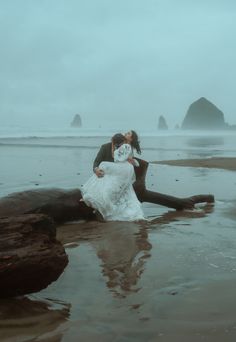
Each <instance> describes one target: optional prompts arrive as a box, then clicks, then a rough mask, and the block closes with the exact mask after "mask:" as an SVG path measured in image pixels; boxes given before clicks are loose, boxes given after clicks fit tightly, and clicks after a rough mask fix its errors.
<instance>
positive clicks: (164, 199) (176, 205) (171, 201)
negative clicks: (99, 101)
mask: <svg viewBox="0 0 236 342" xmlns="http://www.w3.org/2000/svg"><path fill="white" fill-rule="evenodd" d="M126 134H127V133H126ZM126 134H125V135H123V134H121V133H118V134H115V135H114V136H113V137H112V140H111V142H110V143H107V144H104V145H102V146H101V148H100V150H99V152H98V154H97V156H96V158H95V160H94V163H93V171H94V173H95V174H96V175H97V177H103V176H104V171H103V170H101V169H100V168H99V164H100V163H101V162H102V161H109V162H114V158H113V152H114V149H115V147H116V146H119V145H121V144H122V143H124V142H125V136H126ZM135 159H136V160H137V161H138V163H139V167H134V170H135V174H136V182H135V183H134V184H133V187H134V190H135V192H136V195H137V197H138V199H139V201H140V202H149V203H155V204H159V205H163V206H165V207H169V208H173V209H176V210H183V209H193V207H194V201H195V199H194V196H193V197H187V198H178V197H174V196H171V195H166V194H161V193H159V192H153V191H150V190H147V189H146V186H145V178H146V174H147V169H148V162H146V161H145V160H141V159H138V158H135ZM130 162H131V163H132V164H133V165H134V162H133V160H132V159H131V160H130ZM134 166H135V165H134Z"/></svg>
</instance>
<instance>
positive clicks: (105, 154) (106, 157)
mask: <svg viewBox="0 0 236 342" xmlns="http://www.w3.org/2000/svg"><path fill="white" fill-rule="evenodd" d="M102 161H108V162H114V158H113V156H112V144H111V142H110V143H107V144H104V145H102V146H101V148H100V150H99V152H98V154H97V156H96V158H95V160H94V162H93V169H95V167H98V166H99V164H100V163H101V162H102Z"/></svg>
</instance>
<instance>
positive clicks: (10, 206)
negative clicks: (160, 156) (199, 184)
mask: <svg viewBox="0 0 236 342" xmlns="http://www.w3.org/2000/svg"><path fill="white" fill-rule="evenodd" d="M139 163H140V167H138V168H135V172H136V182H135V183H134V189H135V192H136V194H137V197H138V198H139V200H140V202H150V203H155V204H158V205H162V206H165V207H168V208H173V209H176V210H184V209H192V208H193V207H194V205H195V204H196V203H204V202H208V203H212V202H214V196H213V195H195V196H191V197H187V198H179V197H174V196H170V195H166V194H161V193H159V192H154V191H149V190H147V189H146V185H145V179H146V174H147V169H148V162H146V161H144V160H139ZM81 198H82V194H81V191H80V190H79V189H74V190H63V189H38V190H29V191H23V192H18V193H13V194H10V195H8V196H6V197H3V198H2V199H0V217H2V216H14V215H23V214H33V213H34V214H36V213H42V214H46V215H48V216H50V217H51V218H53V219H54V220H55V221H56V222H60V223H61V222H66V221H69V220H77V219H81V218H83V219H95V218H96V217H95V215H94V213H93V209H91V208H89V207H87V206H86V205H85V204H84V203H83V202H81V201H80V199H81Z"/></svg>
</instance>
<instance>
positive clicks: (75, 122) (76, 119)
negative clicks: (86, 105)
mask: <svg viewBox="0 0 236 342" xmlns="http://www.w3.org/2000/svg"><path fill="white" fill-rule="evenodd" d="M70 125H71V127H82V120H81V116H80V115H79V114H76V115H75V116H74V119H73V121H72V122H71V124H70Z"/></svg>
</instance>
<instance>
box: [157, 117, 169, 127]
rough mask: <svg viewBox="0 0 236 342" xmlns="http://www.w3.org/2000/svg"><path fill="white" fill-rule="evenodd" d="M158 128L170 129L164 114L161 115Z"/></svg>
mask: <svg viewBox="0 0 236 342" xmlns="http://www.w3.org/2000/svg"><path fill="white" fill-rule="evenodd" d="M158 129H168V126H167V123H166V120H165V118H164V116H162V115H161V116H160V117H159V121H158Z"/></svg>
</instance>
